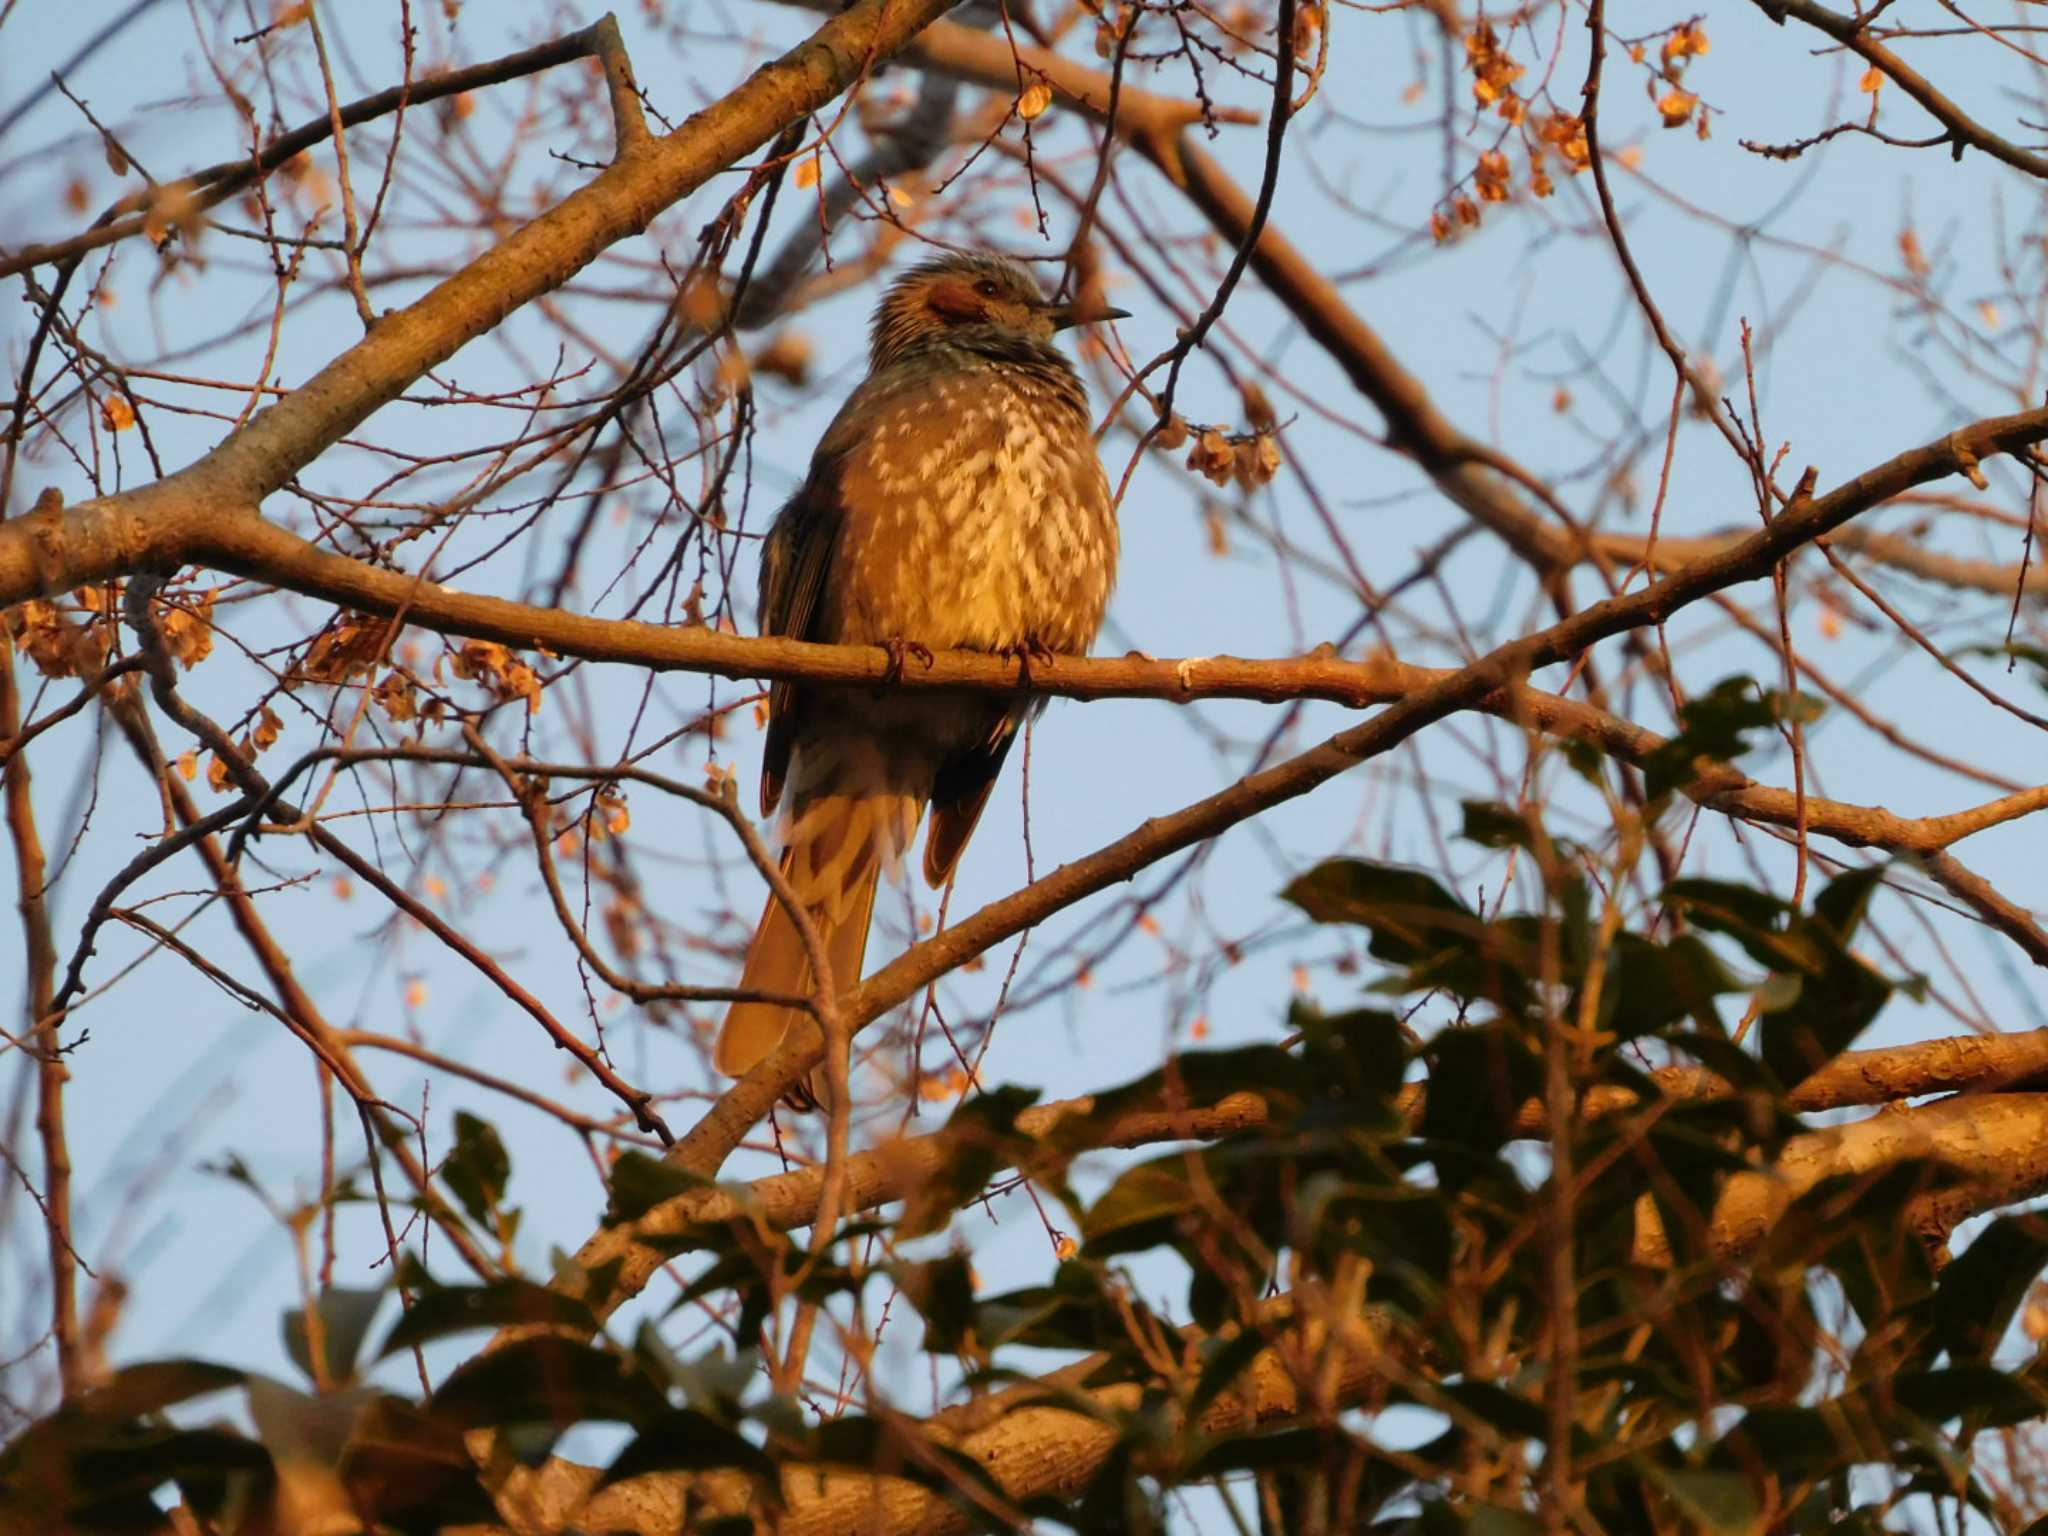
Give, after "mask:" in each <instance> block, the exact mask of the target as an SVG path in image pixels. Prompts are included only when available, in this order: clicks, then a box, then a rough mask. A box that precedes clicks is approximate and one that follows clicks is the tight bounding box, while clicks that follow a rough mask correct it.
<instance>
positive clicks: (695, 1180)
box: [604, 1148, 715, 1227]
mask: <svg viewBox="0 0 2048 1536" xmlns="http://www.w3.org/2000/svg"><path fill="white" fill-rule="evenodd" d="M714 1187H715V1185H714V1182H713V1181H712V1180H710V1179H707V1178H705V1177H704V1175H702V1174H701V1173H692V1172H691V1171H690V1170H689V1169H687V1168H683V1167H679V1166H677V1165H676V1164H674V1163H671V1162H668V1161H666V1160H664V1159H662V1158H658V1157H650V1156H648V1154H647V1153H645V1152H641V1151H637V1150H634V1149H630V1148H629V1149H628V1150H626V1151H624V1152H621V1153H620V1154H619V1157H618V1160H617V1161H616V1162H614V1163H613V1164H612V1177H611V1190H612V1197H611V1203H610V1205H609V1206H607V1208H606V1210H605V1214H604V1219H605V1224H606V1225H607V1226H614V1227H615V1226H620V1225H622V1224H623V1223H625V1222H629V1221H638V1220H639V1219H640V1218H641V1217H642V1216H645V1215H646V1214H647V1213H648V1212H649V1211H651V1210H653V1209H654V1208H655V1207H656V1206H657V1205H661V1204H663V1203H665V1202H667V1201H669V1200H673V1199H674V1198H675V1197H676V1196H678V1195H686V1194H689V1193H690V1192H691V1191H693V1190H699V1189H711V1188H714Z"/></svg>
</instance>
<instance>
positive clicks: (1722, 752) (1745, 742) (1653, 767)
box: [1642, 677, 1774, 800]
mask: <svg viewBox="0 0 2048 1536" xmlns="http://www.w3.org/2000/svg"><path fill="white" fill-rule="evenodd" d="M1678 718H1679V731H1678V734H1677V735H1675V736H1673V737H1672V738H1671V739H1670V740H1669V741H1667V742H1665V743H1664V745H1662V746H1661V747H1659V748H1657V749H1656V751H1654V752H1652V753H1651V754H1650V755H1649V756H1648V757H1646V758H1644V759H1643V764H1642V768H1643V789H1644V791H1645V793H1647V794H1648V796H1649V797H1650V798H1651V799H1652V800H1655V799H1657V798H1658V797H1659V796H1661V795H1665V794H1668V793H1670V791H1672V790H1673V789H1676V788H1678V787H1679V786H1680V785H1683V784H1689V783H1691V782H1692V780H1693V779H1694V778H1696V777H1697V776H1698V772H1699V769H1698V759H1700V758H1703V757H1704V758H1708V759H1710V760H1712V761H1714V762H1720V763H1732V762H1734V761H1735V760H1736V759H1737V758H1739V757H1741V756H1742V755H1743V754H1744V753H1746V752H1747V751H1748V750H1749V739H1748V733H1749V732H1750V731H1753V730H1758V729H1760V728H1762V727H1764V726H1767V725H1770V724H1771V723H1772V720H1773V718H1774V717H1773V712H1772V708H1771V704H1770V702H1769V700H1767V699H1766V698H1765V697H1764V696H1763V694H1762V693H1761V692H1760V691H1759V690H1758V688H1757V684H1756V679H1755V678H1752V677H1727V678H1723V679H1722V680H1721V681H1720V682H1718V683H1716V684H1715V685H1714V686H1713V688H1712V689H1711V690H1710V691H1708V692H1706V693H1703V694H1699V695H1696V696H1695V697H1693V698H1691V699H1689V700H1687V701H1686V702H1685V703H1684V704H1682V705H1680V706H1679V711H1678Z"/></svg>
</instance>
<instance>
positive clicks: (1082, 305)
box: [1039, 299, 1131, 331]
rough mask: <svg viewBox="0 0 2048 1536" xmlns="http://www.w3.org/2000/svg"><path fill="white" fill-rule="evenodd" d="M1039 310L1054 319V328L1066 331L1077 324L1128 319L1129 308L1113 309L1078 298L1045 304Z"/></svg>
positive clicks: (1095, 323) (1048, 317)
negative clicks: (1061, 302) (1068, 301)
mask: <svg viewBox="0 0 2048 1536" xmlns="http://www.w3.org/2000/svg"><path fill="white" fill-rule="evenodd" d="M1039 312H1040V313H1041V314H1043V315H1045V317H1046V318H1047V319H1049V320H1051V321H1052V328H1053V329H1054V330H1056V331H1064V330H1067V329H1069V328H1070V327H1072V326H1076V325H1097V324H1100V323H1101V322H1102V321H1104V320H1128V319H1130V318H1131V312H1130V311H1129V310H1128V309H1111V308H1110V307H1109V306H1108V305H1107V304H1099V303H1094V302H1091V301H1089V300H1087V299H1076V300H1074V301H1072V302H1070V303H1066V304H1043V305H1040V306H1039Z"/></svg>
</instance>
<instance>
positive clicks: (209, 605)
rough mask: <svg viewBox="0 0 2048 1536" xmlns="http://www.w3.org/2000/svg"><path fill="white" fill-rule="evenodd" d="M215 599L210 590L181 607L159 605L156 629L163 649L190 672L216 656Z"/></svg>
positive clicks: (189, 598) (171, 604) (176, 605)
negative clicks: (159, 632) (214, 644)
mask: <svg viewBox="0 0 2048 1536" xmlns="http://www.w3.org/2000/svg"><path fill="white" fill-rule="evenodd" d="M213 597H214V589H213V588H212V587H208V588H207V589H206V590H205V591H204V592H200V593H197V594H195V595H194V596H191V597H188V598H186V599H185V600H184V601H183V602H181V603H164V604H161V605H160V608H159V612H158V616H157V627H158V629H159V630H161V631H162V633H163V637H164V649H165V650H167V651H169V652H170V653H171V657H172V659H173V660H175V661H176V662H177V663H178V665H179V666H181V667H183V668H184V669H185V670H186V671H187V672H189V671H191V670H192V669H193V668H194V667H196V666H198V665H199V663H200V662H202V661H204V660H206V658H207V657H208V656H211V655H212V654H213Z"/></svg>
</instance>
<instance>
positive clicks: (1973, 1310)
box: [1934, 1213, 2048, 1360]
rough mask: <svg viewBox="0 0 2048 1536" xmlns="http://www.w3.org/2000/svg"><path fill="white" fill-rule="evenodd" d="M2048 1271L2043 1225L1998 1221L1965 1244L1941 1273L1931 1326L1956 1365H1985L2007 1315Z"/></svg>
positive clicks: (2047, 1234) (2021, 1218)
mask: <svg viewBox="0 0 2048 1536" xmlns="http://www.w3.org/2000/svg"><path fill="white" fill-rule="evenodd" d="M2044 1266H2048V1221H2044V1220H2043V1219H2042V1218H2041V1217H2040V1216H2039V1215H2036V1214H2033V1213H2027V1214H2023V1215H2018V1216H2001V1217H1999V1218H1998V1219H1997V1220H1996V1221H1994V1222H1992V1223H1991V1224H1990V1225H1989V1226H1987V1227H1986V1228H1984V1230H1983V1231H1981V1232H1979V1233H1978V1234H1977V1235H1976V1237H1975V1238H1973V1239H1971V1242H1970V1246H1969V1247H1967V1248H1965V1249H1964V1250H1963V1251H1962V1253H1961V1254H1959V1255H1958V1256H1957V1257H1956V1258H1955V1259H1953V1260H1952V1261H1950V1263H1949V1266H1948V1268H1947V1269H1945V1270H1943V1271H1942V1273H1941V1284H1940V1287H1939V1289H1937V1290H1936V1292H1935V1295H1934V1325H1935V1329H1936V1331H1937V1332H1938V1333H1939V1335H1940V1336H1941V1340H1942V1342H1943V1343H1944V1344H1945V1345H1947V1347H1948V1350H1949V1353H1950V1354H1952V1355H1954V1356H1955V1357H1956V1359H1958V1360H1988V1359H1989V1358H1990V1357H1991V1352H1992V1351H1993V1350H1995V1349H1996V1348H1997V1347H1998V1346H1999V1343H2000V1342H2001V1341H2002V1340H2003V1339H2004V1338H2005V1333H2006V1329H2008V1328H2009V1327H2011V1326H2012V1319H2013V1314H2014V1313H2015V1312H2017V1311H2018V1310H2019V1307H2020V1303H2021V1302H2022V1301H2024V1300H2025V1299H2026V1295H2027V1292H2028V1291H2029V1290H2030V1289H2032V1287H2033V1284H2034V1281H2035V1279H2036V1278H2037V1277H2038V1276H2039V1275H2040V1273H2041V1270H2042V1268H2043V1267H2044Z"/></svg>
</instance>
